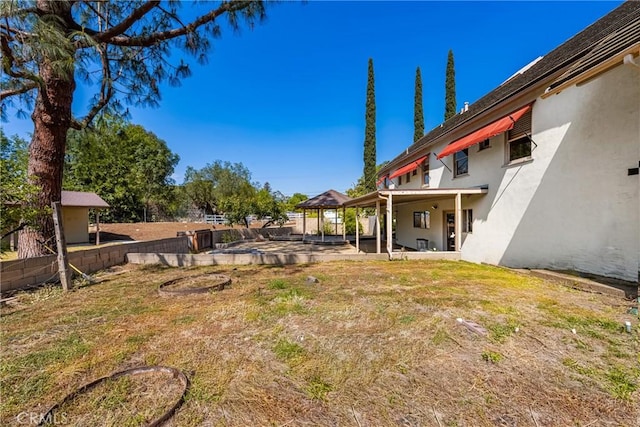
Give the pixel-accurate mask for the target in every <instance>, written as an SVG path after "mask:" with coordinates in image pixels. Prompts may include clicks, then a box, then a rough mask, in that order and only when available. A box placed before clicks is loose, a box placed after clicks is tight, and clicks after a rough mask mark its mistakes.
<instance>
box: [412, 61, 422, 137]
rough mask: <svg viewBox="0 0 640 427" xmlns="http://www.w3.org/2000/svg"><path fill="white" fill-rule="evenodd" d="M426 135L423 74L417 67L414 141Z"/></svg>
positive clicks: (414, 99) (414, 102) (414, 98)
mask: <svg viewBox="0 0 640 427" xmlns="http://www.w3.org/2000/svg"><path fill="white" fill-rule="evenodd" d="M423 136H424V112H423V110H422V75H421V73H420V67H418V69H416V89H415V95H414V96H413V142H416V141H417V140H419V139H420V138H422V137H423Z"/></svg>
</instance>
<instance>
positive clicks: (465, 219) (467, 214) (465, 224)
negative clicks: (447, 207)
mask: <svg viewBox="0 0 640 427" xmlns="http://www.w3.org/2000/svg"><path fill="white" fill-rule="evenodd" d="M462 232H463V233H473V209H464V210H463V211H462Z"/></svg>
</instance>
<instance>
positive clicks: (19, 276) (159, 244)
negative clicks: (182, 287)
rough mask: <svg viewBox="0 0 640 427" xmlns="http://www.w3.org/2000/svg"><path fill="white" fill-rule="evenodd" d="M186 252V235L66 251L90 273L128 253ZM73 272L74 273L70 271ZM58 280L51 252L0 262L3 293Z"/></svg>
mask: <svg viewBox="0 0 640 427" xmlns="http://www.w3.org/2000/svg"><path fill="white" fill-rule="evenodd" d="M139 252H145V253H174V254H175V253H183V254H186V253H189V242H188V238H187V237H186V236H183V237H172V238H168V239H160V240H149V241H144V242H131V243H122V244H117V245H110V246H101V247H97V248H95V249H88V250H84V251H77V252H69V262H70V263H71V264H73V265H74V266H75V267H76V268H77V269H79V270H80V271H82V272H83V273H87V274H90V273H94V272H96V271H100V270H104V269H105V268H109V267H112V266H114V265H118V264H124V263H125V262H126V255H127V254H128V253H139ZM73 273H74V275H76V273H75V272H73ZM55 281H58V260H57V257H56V256H55V255H47V256H43V257H38V258H29V259H19V260H13V261H3V262H0V291H2V292H7V291H11V290H16V289H22V288H26V287H29V286H34V285H39V284H41V283H44V282H55Z"/></svg>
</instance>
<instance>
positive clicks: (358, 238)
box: [343, 206, 360, 254]
mask: <svg viewBox="0 0 640 427" xmlns="http://www.w3.org/2000/svg"><path fill="white" fill-rule="evenodd" d="M343 222H344V221H343ZM359 222H360V221H359V220H358V207H357V206H356V253H357V254H359V253H360V224H359ZM345 228H346V227H345Z"/></svg>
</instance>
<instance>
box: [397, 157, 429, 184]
mask: <svg viewBox="0 0 640 427" xmlns="http://www.w3.org/2000/svg"><path fill="white" fill-rule="evenodd" d="M426 158H427V156H422V157H420V158H419V159H417V160H414V161H413V162H411V163H409V164H406V165H404V166H403V167H401V168H400V169H398V170H397V171H395V172H394V173H392V174H391V175H389V179H393V178H395V177H397V176H400V175H404V174H405V173H407V172H411V171H414V170H415V169H418V166H420V164H422V162H424V159H426Z"/></svg>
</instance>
